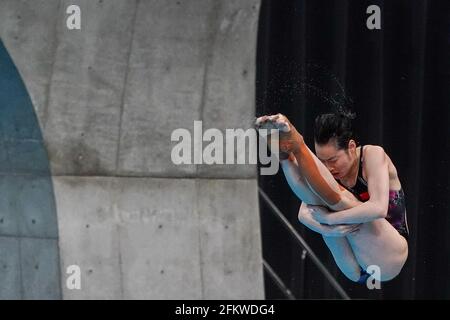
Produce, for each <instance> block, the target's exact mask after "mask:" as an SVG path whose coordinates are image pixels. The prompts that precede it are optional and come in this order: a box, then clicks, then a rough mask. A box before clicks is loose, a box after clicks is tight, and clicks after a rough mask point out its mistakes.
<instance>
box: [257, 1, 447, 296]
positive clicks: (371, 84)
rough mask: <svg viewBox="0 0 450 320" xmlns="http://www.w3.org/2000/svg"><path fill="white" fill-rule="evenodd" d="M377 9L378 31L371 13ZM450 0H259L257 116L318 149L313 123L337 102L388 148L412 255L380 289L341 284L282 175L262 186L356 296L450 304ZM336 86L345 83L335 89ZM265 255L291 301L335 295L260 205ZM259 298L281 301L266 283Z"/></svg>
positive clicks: (368, 137)
mask: <svg viewBox="0 0 450 320" xmlns="http://www.w3.org/2000/svg"><path fill="white" fill-rule="evenodd" d="M372 4H376V5H378V6H379V7H380V8H381V20H382V22H381V30H369V29H368V28H367V27H366V20H367V18H368V17H369V14H367V13H366V9H367V7H368V6H369V5H372ZM449 7H450V1H444V0H443V1H439V0H429V1H423V0H422V1H420V0H419V1H410V0H401V1H394V0H389V1H387V0H386V1H375V0H371V1H364V0H358V1H354V0H352V1H350V0H335V1H328V0H326V1H325V0H309V1H306V0H282V1H281V0H262V3H261V11H260V20H259V32H258V52H257V83H256V85H257V91H256V104H257V116H260V115H263V114H274V113H278V112H281V113H283V114H285V115H286V116H287V117H288V118H289V119H290V120H291V122H292V123H293V124H294V125H295V126H296V128H297V129H298V130H299V132H301V133H302V134H303V135H304V137H305V139H306V141H307V144H308V145H309V146H310V147H311V148H312V150H313V139H312V134H313V131H312V130H313V121H314V118H315V117H316V116H317V115H318V114H320V113H323V112H329V111H331V110H333V108H335V107H336V106H338V105H345V106H347V107H351V108H352V110H353V111H355V112H356V113H357V118H356V119H355V121H354V125H355V130H356V132H357V137H358V140H359V142H360V143H362V144H376V145H381V146H383V147H384V148H385V150H386V152H387V153H388V155H389V156H390V157H391V159H392V161H393V162H394V165H395V166H396V168H397V170H398V174H399V176H400V181H401V183H402V186H403V189H404V190H405V194H406V201H407V214H408V224H409V229H410V241H409V258H408V261H407V263H406V265H405V267H404V269H403V271H402V273H401V274H400V275H399V276H398V277H397V278H396V279H394V280H392V281H390V282H385V283H382V290H368V289H367V288H366V287H365V286H361V285H356V284H354V283H352V282H351V281H349V280H347V279H346V278H345V276H343V275H342V274H341V272H340V271H339V270H338V269H337V267H336V266H335V263H334V261H333V258H332V256H331V253H330V252H329V251H328V249H327V248H326V245H325V243H324V242H323V240H322V238H321V236H320V235H318V234H316V233H314V232H313V231H310V230H309V229H307V228H306V227H304V226H302V225H301V224H300V223H299V222H298V221H297V213H298V208H299V206H300V200H299V199H298V198H296V197H295V195H294V193H293V192H292V191H291V190H290V188H289V186H288V185H287V183H286V181H285V178H284V175H283V173H282V171H281V169H280V172H279V173H278V174H277V175H276V176H260V177H259V184H260V186H261V187H262V188H263V190H265V191H266V193H268V195H269V196H270V197H271V198H272V199H273V201H274V202H275V204H276V205H277V206H278V207H279V208H280V209H281V211H282V212H284V214H285V215H286V217H287V218H288V219H289V220H290V221H291V223H292V224H294V225H295V227H296V229H297V230H298V231H300V232H301V234H302V235H303V236H304V238H305V239H306V241H307V242H308V243H309V245H310V246H311V247H312V248H313V250H314V251H315V252H316V253H317V254H318V256H319V257H320V258H321V259H322V261H323V262H324V264H325V265H326V266H327V267H328V268H329V270H330V271H331V272H332V274H333V275H334V276H336V278H337V280H338V281H339V283H340V284H341V285H342V286H343V287H344V289H345V290H346V291H347V293H348V294H349V295H350V296H351V297H352V298H371V299H373V298H374V299H394V298H395V299H449V298H450V263H449V260H450V259H449V253H450V218H449V213H450V212H449V211H450V210H449V200H450V190H449V189H450V188H449V176H450V174H449V165H450V162H449V155H450V127H449V124H450V111H449V110H450V8H449ZM341 87H342V88H341ZM260 207H261V224H262V233H263V256H264V258H265V259H266V261H267V262H269V263H270V265H271V266H272V267H273V268H274V270H275V271H276V272H277V273H278V274H279V276H280V277H281V279H282V280H283V281H284V282H285V284H286V285H287V286H288V287H289V288H290V290H291V291H292V292H293V294H294V295H295V297H296V298H338V297H339V296H338V295H337V293H336V292H335V290H334V289H333V288H332V287H331V286H330V285H329V283H328V282H327V280H326V279H325V278H324V277H323V276H322V274H321V273H320V272H319V270H318V269H317V268H316V266H315V265H314V264H313V263H312V262H311V260H310V259H309V258H308V257H306V259H302V255H301V253H302V252H301V251H302V250H301V248H299V247H298V245H297V244H296V243H295V242H294V241H293V240H292V238H291V237H290V235H289V234H288V233H287V231H286V230H285V229H284V228H283V227H282V226H281V224H280V223H279V222H278V221H277V220H276V219H275V218H274V217H273V216H272V214H271V213H270V212H269V210H268V208H267V206H265V205H264V203H263V202H262V201H260ZM265 286H266V298H268V299H284V298H285V296H284V295H283V294H282V292H281V291H280V290H279V289H278V288H277V287H276V286H275V285H274V284H273V282H272V280H271V279H270V278H269V277H268V276H267V274H266V276H265Z"/></svg>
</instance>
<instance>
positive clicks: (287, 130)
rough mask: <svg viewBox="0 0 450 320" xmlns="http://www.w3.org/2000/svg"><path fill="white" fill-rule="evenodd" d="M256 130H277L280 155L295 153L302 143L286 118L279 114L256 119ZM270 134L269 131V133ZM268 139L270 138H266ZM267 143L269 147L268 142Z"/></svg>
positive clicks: (301, 138) (299, 136)
mask: <svg viewBox="0 0 450 320" xmlns="http://www.w3.org/2000/svg"><path fill="white" fill-rule="evenodd" d="M255 127H256V129H267V130H271V129H275V130H279V149H280V158H281V153H285V154H288V155H289V153H291V152H294V153H295V152H297V151H298V149H299V148H300V144H301V143H303V137H302V135H301V134H300V133H298V131H297V130H296V129H295V127H294V126H293V125H292V124H291V123H290V122H289V120H288V118H287V117H286V116H285V115H282V114H281V113H278V114H276V115H271V116H262V117H259V118H257V119H256V122H255ZM269 132H270V131H269ZM268 137H269V139H270V136H268ZM267 143H268V144H269V146H270V141H269V140H268V141H267Z"/></svg>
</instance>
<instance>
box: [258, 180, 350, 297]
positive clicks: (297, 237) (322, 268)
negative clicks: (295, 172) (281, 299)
mask: <svg viewBox="0 0 450 320" xmlns="http://www.w3.org/2000/svg"><path fill="white" fill-rule="evenodd" d="M258 192H259V194H260V195H261V198H262V199H263V200H264V202H265V203H266V204H267V205H268V206H269V208H270V209H271V212H272V213H273V214H274V215H275V216H276V217H277V218H278V219H279V220H280V221H281V223H282V224H283V226H284V227H285V228H286V229H287V230H288V231H289V234H290V235H291V236H293V238H294V239H295V240H296V241H297V243H298V244H299V245H300V246H301V247H302V248H303V249H304V250H305V251H306V252H307V254H308V255H309V256H310V258H311V260H312V261H313V263H314V264H315V265H316V266H317V267H318V268H319V270H320V271H321V272H322V274H323V275H324V276H325V278H326V279H327V280H328V281H329V282H330V284H331V286H332V287H333V288H334V289H335V290H336V291H337V292H338V293H339V295H340V296H341V297H342V298H343V299H346V300H349V299H350V297H349V296H348V294H347V293H346V292H345V290H344V289H343V288H342V287H341V285H340V284H339V283H338V282H337V281H336V279H335V278H334V277H333V276H332V275H331V273H330V272H329V271H328V269H327V268H326V267H325V265H324V264H323V263H322V262H321V261H320V260H319V258H318V257H317V256H316V254H315V253H314V251H313V250H312V249H311V248H310V247H309V245H308V244H307V243H306V241H305V239H303V238H302V236H301V235H300V234H299V233H298V232H297V230H295V228H294V227H293V226H292V225H291V224H290V222H289V221H288V220H287V219H286V217H285V216H284V215H283V214H282V213H281V211H280V209H278V208H277V206H276V205H275V204H274V203H273V202H272V200H270V198H269V197H268V196H267V194H266V193H265V192H264V191H263V190H262V189H261V188H260V187H258ZM263 265H264V267H265V268H266V270H267V272H268V274H269V275H270V276H271V277H272V279H273V280H274V281H275V283H276V284H277V286H278V287H279V288H280V289H281V290H282V291H283V293H284V294H285V295H286V296H287V297H288V298H289V299H295V297H294V296H293V295H292V293H291V291H290V290H289V289H288V288H287V287H286V286H285V285H284V283H283V282H282V281H281V279H280V278H279V277H278V275H277V274H276V273H275V271H273V269H272V268H271V267H270V265H269V264H268V263H267V262H266V261H263Z"/></svg>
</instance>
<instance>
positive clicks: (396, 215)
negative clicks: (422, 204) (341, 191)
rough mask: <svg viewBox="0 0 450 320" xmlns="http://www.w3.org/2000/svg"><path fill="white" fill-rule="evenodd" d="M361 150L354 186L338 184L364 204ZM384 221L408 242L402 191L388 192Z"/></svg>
mask: <svg viewBox="0 0 450 320" xmlns="http://www.w3.org/2000/svg"><path fill="white" fill-rule="evenodd" d="M363 148H364V146H361V155H360V157H359V168H358V177H357V179H356V184H355V185H354V186H353V187H352V188H350V187H346V186H344V185H343V184H342V183H341V182H340V181H339V180H337V181H338V182H339V184H340V185H341V186H343V187H344V188H346V189H347V190H348V191H350V192H351V193H353V195H354V196H355V197H356V198H357V199H358V200H360V201H362V202H366V201H367V200H369V192H368V188H367V182H366V181H365V180H364V178H363V176H362V161H363ZM386 220H387V221H388V222H389V223H390V224H391V225H392V226H393V227H394V228H395V229H396V230H397V231H398V232H399V233H400V234H401V235H402V236H403V237H404V238H405V239H406V240H408V235H409V230H408V223H407V220H406V204H405V193H404V192H403V189H400V190H397V191H395V190H389V209H388V212H387V216H386Z"/></svg>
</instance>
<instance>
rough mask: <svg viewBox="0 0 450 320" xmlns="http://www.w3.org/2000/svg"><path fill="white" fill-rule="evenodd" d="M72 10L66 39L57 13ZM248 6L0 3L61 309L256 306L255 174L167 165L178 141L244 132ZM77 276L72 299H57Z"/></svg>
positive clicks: (251, 9)
mask: <svg viewBox="0 0 450 320" xmlns="http://www.w3.org/2000/svg"><path fill="white" fill-rule="evenodd" d="M70 4H76V5H79V6H80V8H81V30H68V29H67V27H66V19H67V17H68V15H67V14H66V8H67V7H68V6H69V5H70ZM258 11H259V1H258V0H226V1H225V0H178V1H176V0H140V1H139V0H134V1H133V0H99V1H91V0H72V1H65V0H61V1H58V0H33V1H32V0H29V1H20V2H19V1H16V0H1V1H0V36H1V37H2V40H3V42H4V43H5V46H6V47H7V49H8V50H9V52H10V55H11V56H12V58H13V59H14V62H15V64H16V66H17V67H18V69H19V71H20V73H21V75H22V77H23V79H24V82H25V84H26V87H27V89H28V91H29V94H30V96H31V100H32V102H33V105H34V108H35V111H36V114H37V118H38V121H39V124H40V128H41V129H42V134H43V137H44V141H45V145H46V147H47V150H48V155H49V160H50V166H51V173H52V177H53V184H54V190H55V199H56V211H57V219H58V229H59V252H60V266H61V279H60V281H61V286H62V294H63V297H64V298H66V299H93V298H99V299H108V298H117V299H122V298H125V299H130V298H131V299H147V298H151V299H166V298H168V299H241V298H242V299H259V298H263V297H264V293H263V276H262V263H261V262H262V259H261V237H260V224H259V207H258V197H257V181H256V174H257V173H256V168H255V166H254V165H215V166H209V165H182V166H176V165H174V164H173V163H172V162H171V159H170V155H171V150H172V147H173V146H174V145H175V143H174V142H171V141H170V136H171V133H172V131H173V130H174V129H177V128H186V129H188V130H190V131H191V132H192V131H193V123H194V120H202V121H203V127H204V130H206V129H207V128H218V129H221V130H223V129H225V128H244V129H246V128H250V127H251V126H252V121H253V117H254V114H255V110H254V107H255V106H254V90H255V88H254V86H255V83H254V81H255V58H256V32H257V18H258ZM73 264H76V265H79V266H80V268H81V271H82V288H81V290H69V289H68V288H67V287H66V284H65V282H66V274H65V270H66V268H67V267H68V266H69V265H73Z"/></svg>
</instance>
